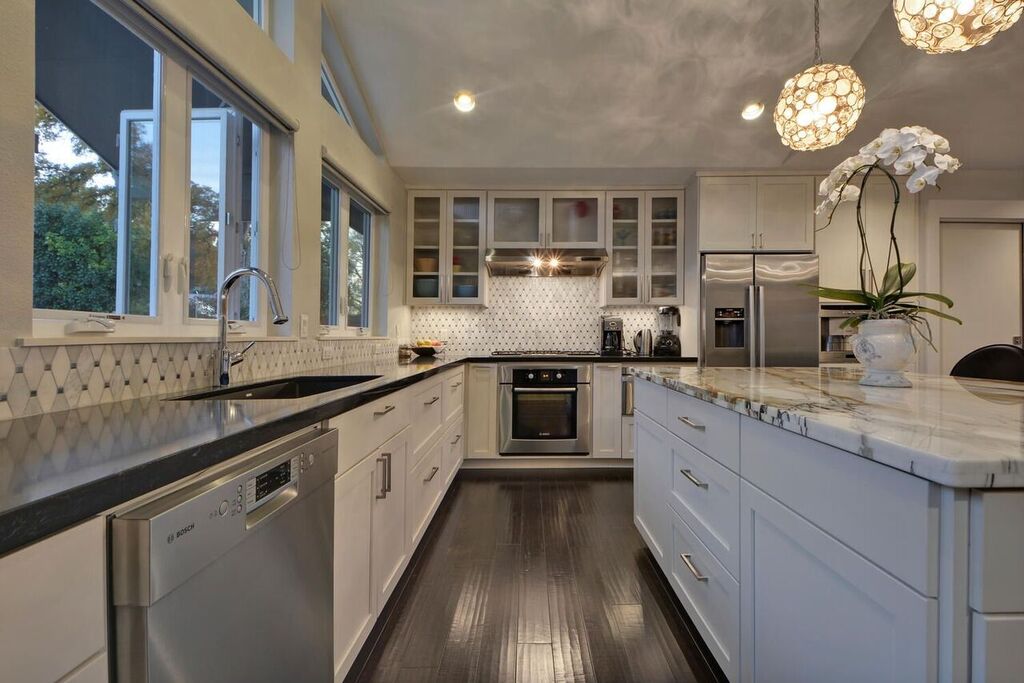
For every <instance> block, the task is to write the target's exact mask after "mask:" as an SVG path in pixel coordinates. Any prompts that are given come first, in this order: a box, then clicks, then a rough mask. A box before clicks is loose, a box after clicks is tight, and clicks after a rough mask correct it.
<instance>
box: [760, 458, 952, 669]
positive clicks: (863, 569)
mask: <svg viewBox="0 0 1024 683" xmlns="http://www.w3.org/2000/svg"><path fill="white" fill-rule="evenodd" d="M851 457H855V456H851ZM740 486H741V492H740V519H741V524H740V527H741V528H740V534H741V552H740V557H741V574H740V585H741V586H742V587H743V589H742V591H741V595H742V599H741V608H740V614H741V627H740V642H741V644H742V645H741V647H742V651H741V657H740V661H741V670H742V678H741V680H743V681H744V683H753V682H754V681H765V682H771V681H791V682H792V683H801V682H806V683H817V682H819V681H835V682H840V681H850V683H859V682H861V681H877V682H883V681H888V682H890V683H902V682H904V681H928V680H933V679H934V677H935V669H934V666H935V663H936V662H937V656H936V649H935V648H936V632H937V624H938V604H937V602H936V601H935V600H934V599H932V598H926V597H924V596H922V595H921V594H920V593H917V592H916V591H914V590H913V589H911V588H909V587H908V586H906V585H905V584H903V583H902V582H900V581H898V580H897V579H895V578H893V577H892V576H891V575H889V574H888V573H886V572H884V571H883V570H882V569H880V568H879V567H877V566H875V565H874V564H872V563H870V562H868V561H867V560H865V559H864V558H863V557H862V556H860V555H859V554H857V553H856V552H854V551H853V550H851V549H850V548H848V547H846V546H844V545H843V544H841V543H839V541H837V540H836V539H834V538H832V537H831V536H829V535H828V534H826V533H824V532H823V531H821V530H820V529H819V528H817V527H816V526H814V525H813V524H811V523H810V522H808V521H807V520H805V519H803V518H801V517H799V516H798V515H796V514H794V513H793V512H792V511H791V510H789V509H787V508H786V507H784V506H783V505H782V504H781V503H779V502H777V501H775V500H774V499H772V498H769V497H768V496H767V495H765V494H764V493H762V492H761V491H760V490H758V489H757V488H755V487H753V486H751V485H750V484H748V483H747V482H742V483H741V484H740Z"/></svg>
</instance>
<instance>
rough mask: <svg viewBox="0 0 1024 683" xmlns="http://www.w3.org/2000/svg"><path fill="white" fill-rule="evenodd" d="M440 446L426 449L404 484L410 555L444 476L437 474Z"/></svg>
mask: <svg viewBox="0 0 1024 683" xmlns="http://www.w3.org/2000/svg"><path fill="white" fill-rule="evenodd" d="M442 451H443V442H441V441H438V442H437V443H435V444H434V446H433V447H432V448H430V449H429V450H428V451H427V453H426V455H424V456H423V458H422V459H421V460H420V462H419V464H417V465H416V466H415V467H413V468H412V469H410V470H409V478H408V479H407V480H406V483H405V487H406V492H407V493H406V499H405V500H406V506H405V534H406V539H407V544H406V550H407V551H408V552H409V553H410V554H411V553H412V550H413V548H415V546H416V544H417V543H419V541H420V538H422V536H423V532H424V531H425V530H426V528H427V524H429V523H430V513H431V511H432V510H433V508H434V503H436V502H437V499H438V498H440V497H441V491H442V485H443V483H444V474H443V473H442V472H441V466H442V462H441V458H442Z"/></svg>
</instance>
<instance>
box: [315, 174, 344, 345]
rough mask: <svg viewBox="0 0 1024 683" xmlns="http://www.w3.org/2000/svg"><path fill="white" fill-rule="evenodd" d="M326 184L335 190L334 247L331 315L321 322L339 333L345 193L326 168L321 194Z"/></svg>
mask: <svg viewBox="0 0 1024 683" xmlns="http://www.w3.org/2000/svg"><path fill="white" fill-rule="evenodd" d="M324 184H327V185H329V186H330V187H331V189H332V190H333V192H332V194H331V217H330V222H331V247H332V249H331V255H330V272H329V280H330V281H329V282H328V284H327V291H328V296H329V297H330V299H329V300H328V311H329V315H328V319H327V322H324V321H323V320H321V321H320V326H321V327H322V328H327V329H328V330H335V331H337V330H340V329H341V327H342V325H341V321H342V319H343V315H342V314H343V312H344V297H343V295H342V291H341V283H342V279H341V267H342V259H341V255H342V253H343V249H342V235H341V203H342V202H341V197H342V192H343V191H342V188H341V187H339V184H338V183H337V182H336V181H335V180H334V179H333V178H332V176H331V175H330V174H329V173H328V171H327V169H326V168H324V170H323V172H322V175H321V180H320V191H321V192H323V186H324ZM322 202H323V198H322V197H321V209H322V208H323V207H322ZM320 223H321V225H322V224H323V216H321V218H320ZM322 229H323V228H322V227H321V230H322ZM320 248H321V250H322V249H323V244H322V243H321V247H320ZM321 257H322V256H321ZM320 276H321V278H322V277H323V273H322V272H321V273H320ZM319 289H320V291H322V289H323V283H322V281H321V286H320V288H319ZM320 306H321V307H322V306H323V301H322V300H321V302H320ZM318 310H319V309H318Z"/></svg>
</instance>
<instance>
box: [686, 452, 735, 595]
mask: <svg viewBox="0 0 1024 683" xmlns="http://www.w3.org/2000/svg"><path fill="white" fill-rule="evenodd" d="M669 438H670V439H671V441H672V462H673V466H672V491H671V493H670V494H669V504H670V505H671V506H672V509H673V510H674V511H675V513H676V514H677V515H679V516H680V517H681V518H682V519H683V521H685V522H686V524H687V525H688V526H689V527H690V530H691V531H693V532H694V533H695V534H696V535H697V537H698V538H700V540H701V542H703V543H704V545H705V546H707V547H708V549H709V550H711V552H712V553H714V555H715V558H716V559H717V560H718V561H719V562H721V563H722V564H723V565H725V568H726V569H728V570H729V573H730V574H732V576H733V577H734V578H735V577H737V576H739V573H740V555H739V536H740V490H739V489H740V478H739V476H738V475H737V474H735V473H734V472H731V471H730V470H728V469H726V468H725V467H723V466H722V465H719V464H718V463H717V462H715V461H714V460H712V459H711V458H709V457H708V456H706V455H704V454H703V453H701V452H700V451H698V450H697V449H696V448H694V447H693V446H691V445H690V444H688V443H686V442H685V441H682V440H681V439H676V438H674V437H669Z"/></svg>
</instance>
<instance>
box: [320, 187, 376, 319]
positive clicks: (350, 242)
mask: <svg viewBox="0 0 1024 683" xmlns="http://www.w3.org/2000/svg"><path fill="white" fill-rule="evenodd" d="M364 204H365V203H364V202H362V201H361V200H359V199H357V198H356V197H355V196H354V194H353V192H352V190H351V189H350V188H348V187H347V186H346V185H345V184H344V183H342V182H340V181H337V180H336V179H335V176H334V174H333V173H332V172H330V171H328V170H326V169H325V171H324V178H323V181H322V183H321V185H320V324H321V325H327V326H330V327H338V328H340V327H347V328H357V329H368V328H369V327H370V306H371V302H370V296H371V294H370V290H371V286H370V283H371V282H372V279H371V271H372V265H371V264H372V262H373V260H372V258H371V256H372V254H371V245H372V243H373V213H372V212H371V211H370V210H369V209H367V208H366V207H365V205H364ZM342 226H347V229H344V230H342Z"/></svg>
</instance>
